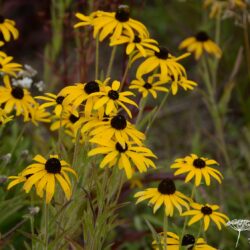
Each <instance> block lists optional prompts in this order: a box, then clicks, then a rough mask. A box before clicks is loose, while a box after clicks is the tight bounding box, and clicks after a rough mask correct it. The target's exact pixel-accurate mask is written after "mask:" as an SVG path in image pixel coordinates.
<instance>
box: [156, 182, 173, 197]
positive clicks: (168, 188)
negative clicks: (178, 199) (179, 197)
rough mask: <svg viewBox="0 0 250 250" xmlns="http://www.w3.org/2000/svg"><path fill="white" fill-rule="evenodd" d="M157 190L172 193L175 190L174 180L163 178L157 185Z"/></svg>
mask: <svg viewBox="0 0 250 250" xmlns="http://www.w3.org/2000/svg"><path fill="white" fill-rule="evenodd" d="M158 191H159V192H160V193H161V194H168V195H170V194H174V193H175V191H176V187H175V184H174V182H173V181H172V180H171V179H168V178H167V179H165V180H163V181H161V182H160V184H159V186H158Z"/></svg>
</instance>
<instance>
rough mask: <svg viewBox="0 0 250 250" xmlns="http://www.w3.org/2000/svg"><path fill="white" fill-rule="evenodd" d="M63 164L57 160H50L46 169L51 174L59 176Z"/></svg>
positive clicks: (46, 164)
mask: <svg viewBox="0 0 250 250" xmlns="http://www.w3.org/2000/svg"><path fill="white" fill-rule="evenodd" d="M61 168H62V166H61V163H60V161H59V160H58V159H57V158H50V159H48V160H47V161H46V163H45V169H46V170H47V172H48V173H50V174H59V173H60V172H61Z"/></svg>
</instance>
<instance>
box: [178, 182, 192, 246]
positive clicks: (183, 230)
mask: <svg viewBox="0 0 250 250" xmlns="http://www.w3.org/2000/svg"><path fill="white" fill-rule="evenodd" d="M195 190H196V186H195V184H194V185H193V188H192V191H191V199H192V200H193V198H194V196H195ZM187 221H188V217H187V216H186V217H185V221H184V225H183V228H182V231H181V237H180V241H182V239H183V236H184V234H185V232H186V228H187ZM181 249H183V247H182V246H181Z"/></svg>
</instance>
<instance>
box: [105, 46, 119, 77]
mask: <svg viewBox="0 0 250 250" xmlns="http://www.w3.org/2000/svg"><path fill="white" fill-rule="evenodd" d="M116 47H117V46H114V47H113V49H112V52H111V56H110V59H109V65H108V70H107V74H106V78H107V77H110V74H111V70H112V66H113V63H114V59H115V53H116Z"/></svg>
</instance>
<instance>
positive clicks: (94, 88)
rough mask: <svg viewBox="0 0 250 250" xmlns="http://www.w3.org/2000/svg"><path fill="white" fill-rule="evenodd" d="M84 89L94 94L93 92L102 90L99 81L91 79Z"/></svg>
mask: <svg viewBox="0 0 250 250" xmlns="http://www.w3.org/2000/svg"><path fill="white" fill-rule="evenodd" d="M84 91H85V92H86V93H87V94H92V93H95V92H99V91H100V88H99V84H98V83H97V82H95V81H90V82H88V83H86V84H85V86H84Z"/></svg>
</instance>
